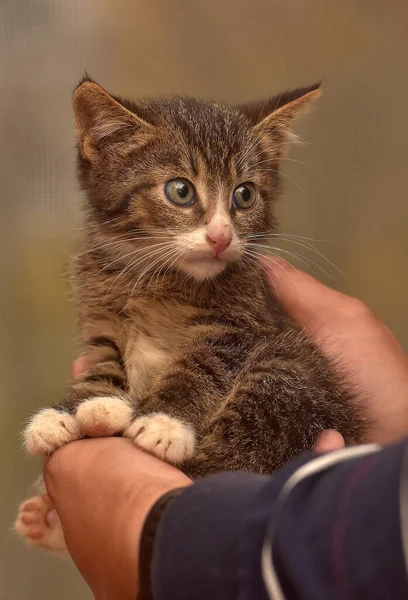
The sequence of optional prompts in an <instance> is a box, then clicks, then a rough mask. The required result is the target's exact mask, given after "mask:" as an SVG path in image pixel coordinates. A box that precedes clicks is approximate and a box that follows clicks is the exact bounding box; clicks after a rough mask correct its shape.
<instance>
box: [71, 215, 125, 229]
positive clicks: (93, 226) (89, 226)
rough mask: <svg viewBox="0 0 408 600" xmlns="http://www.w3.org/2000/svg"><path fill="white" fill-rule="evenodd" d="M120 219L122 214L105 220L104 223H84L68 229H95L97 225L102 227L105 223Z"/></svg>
mask: <svg viewBox="0 0 408 600" xmlns="http://www.w3.org/2000/svg"><path fill="white" fill-rule="evenodd" d="M118 219H120V215H119V216H118V217H115V218H114V219H109V220H108V221H104V222H103V223H96V225H84V226H83V227H71V229H69V230H68V231H83V230H84V229H95V228H97V227H102V226H103V225H108V223H113V222H114V221H117V220H118Z"/></svg>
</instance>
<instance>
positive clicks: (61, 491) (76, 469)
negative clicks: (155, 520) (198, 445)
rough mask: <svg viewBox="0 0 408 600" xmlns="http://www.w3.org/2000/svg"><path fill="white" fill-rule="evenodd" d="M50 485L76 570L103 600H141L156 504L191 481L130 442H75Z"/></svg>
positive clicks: (49, 468)
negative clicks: (142, 544) (147, 527)
mask: <svg viewBox="0 0 408 600" xmlns="http://www.w3.org/2000/svg"><path fill="white" fill-rule="evenodd" d="M44 479H45V484H46V487H47V491H48V494H49V496H50V498H51V501H52V503H53V505H54V507H55V508H56V510H57V513H58V516H59V518H60V520H61V523H62V526H63V530H64V537H65V541H66V544H67V548H68V550H69V553H70V555H71V556H72V558H73V560H74V562H75V564H76V565H77V567H78V569H79V571H80V572H81V574H82V576H83V578H84V579H85V581H86V582H87V583H88V585H89V587H90V588H91V590H92V592H93V594H94V596H95V599H96V600H134V598H135V597H136V593H137V580H138V573H137V565H138V552H139V541H140V535H141V531H142V527H143V523H144V520H145V518H146V516H147V514H148V512H149V510H150V508H151V507H152V506H153V504H154V503H155V501H156V500H157V499H158V498H159V497H160V496H162V495H163V494H165V493H166V492H168V491H170V490H172V489H175V488H179V487H183V486H188V485H189V484H190V483H191V481H190V480H189V479H188V478H187V477H186V476H185V475H184V474H183V473H182V472H181V471H179V470H178V469H176V468H175V467H172V466H171V465H169V464H167V463H164V462H162V461H160V460H159V459H157V458H155V457H154V456H152V455H150V454H146V453H145V452H143V451H142V450H139V449H138V448H137V447H136V446H134V444H132V443H131V442H130V441H129V440H126V439H124V438H103V439H101V438H99V439H92V440H80V441H77V442H72V443H70V444H67V445H66V446H63V447H62V448H60V449H59V450H57V451H56V452H55V453H54V454H53V455H52V456H51V458H49V460H48V461H47V463H46V466H45V471H44Z"/></svg>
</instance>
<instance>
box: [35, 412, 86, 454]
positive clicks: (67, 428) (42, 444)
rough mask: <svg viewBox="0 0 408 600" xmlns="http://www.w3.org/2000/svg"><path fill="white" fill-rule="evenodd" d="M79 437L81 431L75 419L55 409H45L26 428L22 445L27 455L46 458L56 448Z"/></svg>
mask: <svg viewBox="0 0 408 600" xmlns="http://www.w3.org/2000/svg"><path fill="white" fill-rule="evenodd" d="M80 437H81V430H80V428H79V425H78V423H77V421H76V419H75V417H73V416H72V415H70V414H69V413H66V412H62V411H59V410H56V409H55V408H45V409H44V410H41V411H40V412H39V413H37V414H36V415H35V416H34V417H33V418H32V419H31V421H30V423H29V425H28V426H27V428H26V430H25V432H24V445H25V449H26V451H27V452H28V454H31V455H33V456H48V455H49V454H52V453H53V452H54V450H56V449H57V448H60V447H61V446H64V444H68V442H73V441H74V440H78V439H79V438H80Z"/></svg>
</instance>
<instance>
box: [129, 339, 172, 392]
mask: <svg viewBox="0 0 408 600" xmlns="http://www.w3.org/2000/svg"><path fill="white" fill-rule="evenodd" d="M126 355H127V356H126V370H127V376H128V381H129V387H130V392H131V395H132V397H133V398H135V399H140V398H141V397H142V396H143V395H144V394H145V393H146V391H147V389H148V388H149V387H150V386H151V385H152V383H153V380H154V379H155V377H156V376H157V375H158V374H159V373H160V372H163V370H164V369H165V368H166V366H167V364H168V363H169V359H170V356H171V352H170V348H169V347H168V346H167V345H166V344H165V343H163V341H162V340H159V339H157V338H154V337H150V336H147V335H145V334H143V333H141V334H139V335H138V336H137V338H136V340H134V341H133V342H130V343H129V346H128V349H127V351H126Z"/></svg>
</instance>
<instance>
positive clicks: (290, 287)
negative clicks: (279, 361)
mask: <svg viewBox="0 0 408 600" xmlns="http://www.w3.org/2000/svg"><path fill="white" fill-rule="evenodd" d="M262 265H263V266H264V267H265V268H266V272H267V280H268V284H269V285H270V288H271V291H272V292H273V293H274V294H275V295H276V296H277V297H278V300H279V302H280V304H281V305H282V306H283V308H284V309H285V310H286V311H287V312H288V313H289V315H290V316H291V317H292V318H293V319H294V320H295V322H296V323H297V324H298V325H299V327H300V328H303V327H307V326H309V325H310V323H311V322H313V321H318V322H321V321H322V320H323V319H324V318H325V316H326V315H333V310H335V308H336V306H342V305H343V304H344V303H345V301H346V300H347V296H345V295H344V294H341V293H340V292H337V291H335V290H332V289H331V288H329V287H327V286H325V285H323V284H322V283H320V282H319V281H317V280H316V279H315V278H314V277H312V276H311V275H308V274H307V273H305V272H304V271H300V270H299V269H296V268H295V267H292V265H290V264H289V263H287V262H286V261H284V260H283V259H281V258H277V257H273V258H269V257H263V258H262Z"/></svg>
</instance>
